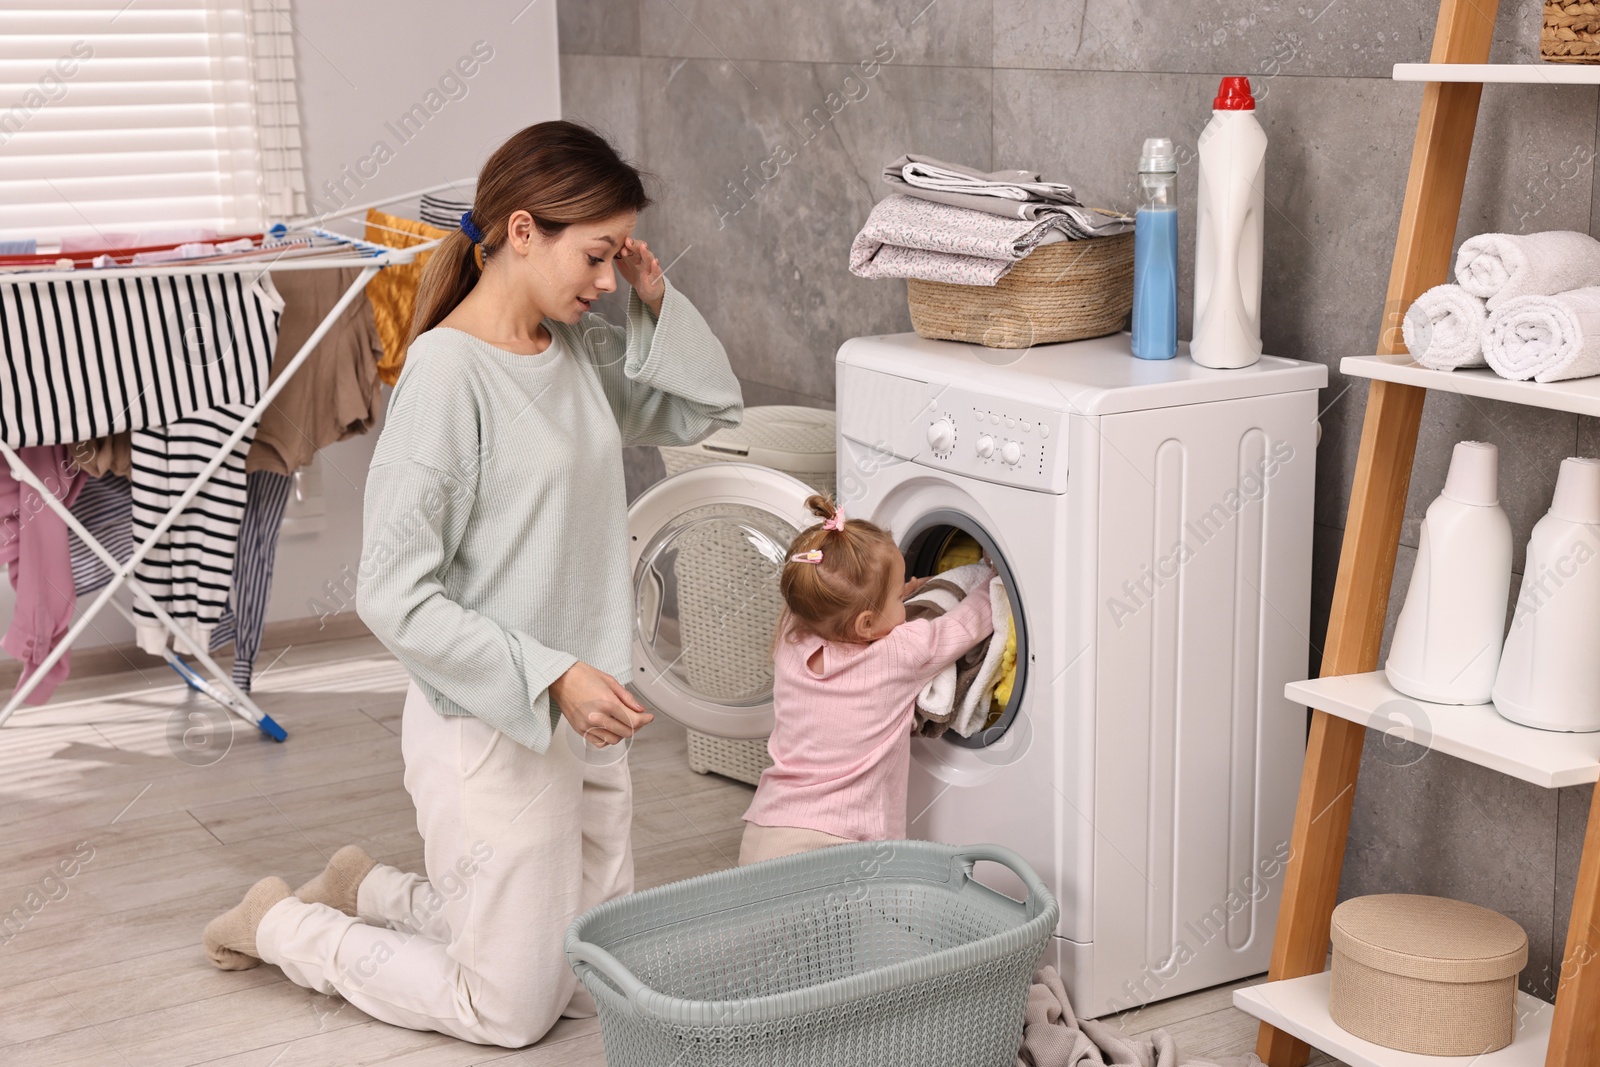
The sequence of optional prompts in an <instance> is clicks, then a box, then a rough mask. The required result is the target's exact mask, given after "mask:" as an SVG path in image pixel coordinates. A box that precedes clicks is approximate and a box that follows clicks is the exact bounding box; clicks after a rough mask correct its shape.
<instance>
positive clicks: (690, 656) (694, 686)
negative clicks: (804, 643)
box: [628, 463, 817, 739]
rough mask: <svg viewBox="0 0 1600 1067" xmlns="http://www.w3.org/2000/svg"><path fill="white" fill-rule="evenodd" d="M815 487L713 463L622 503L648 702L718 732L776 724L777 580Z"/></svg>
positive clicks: (639, 663)
mask: <svg viewBox="0 0 1600 1067" xmlns="http://www.w3.org/2000/svg"><path fill="white" fill-rule="evenodd" d="M813 492H815V490H813V489H812V488H811V487H810V486H808V485H806V484H805V483H804V482H801V481H799V480H798V479H795V478H791V477H790V476H789V475H787V474H782V473H779V472H778V471H775V470H772V469H770V468H767V467H757V466H752V465H750V464H745V463H713V464H708V465H706V466H703V467H696V468H694V469H692V470H688V471H685V472H684V473H682V474H678V475H674V476H673V477H671V478H667V479H665V480H664V481H660V482H657V483H656V484H655V485H653V486H651V487H650V488H649V489H648V490H646V491H645V492H644V494H643V495H641V496H640V497H639V499H638V500H636V501H634V503H633V506H632V507H631V508H629V509H628V551H629V562H630V564H631V566H632V569H633V584H634V597H635V616H634V629H633V685H634V689H635V690H636V691H637V692H638V693H639V695H640V696H641V697H643V698H644V700H645V702H646V704H648V705H649V706H650V707H651V709H652V710H655V711H658V712H662V713H664V714H666V715H669V716H671V717H672V718H674V719H676V720H677V721H678V722H680V723H682V724H683V725H684V726H687V727H688V728H689V729H691V730H696V731H699V732H700V733H704V734H710V735H712V736H714V737H726V738H735V739H753V738H760V737H766V736H767V735H769V734H770V733H771V732H772V639H773V634H774V633H775V631H776V628H777V625H778V617H779V614H780V612H781V610H782V608H783V600H782V597H781V596H780V594H779V589H778V578H779V575H780V573H781V572H782V570H783V565H784V562H785V560H786V559H787V556H788V552H789V545H790V544H791V543H792V542H793V540H794V537H795V535H796V534H798V533H799V532H800V531H801V530H803V529H804V528H806V527H807V526H810V525H812V524H813V523H815V522H816V521H817V520H816V518H815V516H813V515H812V514H811V513H810V512H809V511H807V510H806V507H805V500H806V497H808V496H810V495H811V494H812V493H813Z"/></svg>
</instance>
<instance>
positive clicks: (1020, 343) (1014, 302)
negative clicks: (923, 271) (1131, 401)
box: [906, 233, 1133, 348]
mask: <svg viewBox="0 0 1600 1067" xmlns="http://www.w3.org/2000/svg"><path fill="white" fill-rule="evenodd" d="M906 290H907V294H908V296H909V297H910V303H911V326H912V328H913V329H915V330H916V331H917V333H919V334H921V335H922V336H923V337H930V338H935V339H939V340H947V341H968V342H971V343H973V344H979V345H983V346H984V347H986V348H1029V347H1031V346H1033V345H1040V344H1050V343H1052V342H1056V341H1077V340H1080V339H1082V338H1085V337H1103V336H1104V335H1106V334H1108V333H1116V332H1117V331H1118V330H1120V329H1122V326H1123V322H1124V321H1125V320H1126V319H1127V317H1128V312H1129V311H1131V310H1132V309H1133V234H1132V233H1119V234H1117V235H1115V236H1112V237H1093V238H1089V239H1087V240H1082V241H1058V242H1056V243H1055V244H1048V245H1040V246H1039V247H1038V248H1035V249H1034V250H1033V252H1032V254H1030V255H1028V256H1027V257H1026V258H1024V259H1023V260H1021V261H1020V262H1019V263H1017V265H1016V266H1014V267H1012V268H1011V270H1010V271H1009V272H1007V273H1006V275H1005V277H1003V278H1001V279H1000V281H999V282H997V283H996V284H994V285H952V284H949V283H947V282H928V281H922V280H921V279H918V278H911V279H908V280H907V282H906Z"/></svg>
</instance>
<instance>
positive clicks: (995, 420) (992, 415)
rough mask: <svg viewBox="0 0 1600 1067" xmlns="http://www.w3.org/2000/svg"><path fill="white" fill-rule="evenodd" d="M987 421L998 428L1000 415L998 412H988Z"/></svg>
mask: <svg viewBox="0 0 1600 1067" xmlns="http://www.w3.org/2000/svg"><path fill="white" fill-rule="evenodd" d="M989 421H990V422H992V423H994V424H995V425H996V426H999V425H1000V413H999V412H998V411H991V412H989Z"/></svg>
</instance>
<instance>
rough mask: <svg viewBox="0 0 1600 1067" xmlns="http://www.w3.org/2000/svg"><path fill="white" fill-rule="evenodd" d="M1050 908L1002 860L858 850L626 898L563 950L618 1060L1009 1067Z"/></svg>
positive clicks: (878, 846) (1035, 883)
mask: <svg viewBox="0 0 1600 1067" xmlns="http://www.w3.org/2000/svg"><path fill="white" fill-rule="evenodd" d="M978 860H992V861H995V862H997V863H1000V864H1002V865H1004V866H1006V867H1009V868H1010V869H1011V870H1012V871H1013V872H1015V873H1016V875H1017V876H1018V877H1019V878H1021V880H1022V882H1023V884H1024V885H1026V886H1027V889H1028V896H1027V899H1026V900H1025V901H1023V902H1020V903H1019V902H1018V901H1015V900H1012V899H1011V898H1010V897H1007V896H1004V895H1002V894H1000V893H997V892H995V891H994V890H992V889H989V888H988V887H987V886H985V885H983V884H981V883H979V882H977V881H975V880H973V878H972V868H973V865H974V863H975V862H977V861H978ZM1059 914H1060V909H1059V908H1058V906H1057V904H1056V901H1055V898H1054V897H1052V896H1051V895H1050V892H1049V891H1048V890H1047V889H1046V888H1045V886H1044V883H1043V882H1042V881H1041V880H1040V878H1039V876H1038V875H1037V874H1035V873H1034V871H1033V870H1032V869H1031V868H1029V867H1028V865H1027V864H1026V863H1025V862H1023V860H1022V858H1021V857H1020V856H1018V855H1017V854H1016V853H1014V852H1012V851H1010V850H1009V849H1004V848H1001V847H999V846H997V845H974V846H970V847H959V846H954V845H941V844H936V843H933V842H928V841H862V842H854V843H851V844H848V845H835V846H833V847H831V848H824V849H818V850H816V851H812V852H803V853H800V854H799V855H795V856H783V857H781V858H779V859H773V860H766V861H764V862H761V863H755V864H751V865H750V866H748V867H737V868H733V869H730V870H725V871H718V872H717V873H715V874H706V875H701V876H700V877H698V878H691V879H689V880H687V881H683V882H676V883H673V884H671V885H664V886H660V887H658V888H655V889H647V890H645V891H644V892H642V893H635V894H632V895H630V896H625V897H619V898H617V899H616V900H612V901H609V902H607V903H605V904H602V905H600V906H599V907H597V908H594V909H593V910H591V911H588V912H585V913H584V914H583V915H580V916H578V918H577V919H576V920H575V921H574V922H573V924H572V925H571V926H570V927H569V928H568V930H567V938H566V952H567V959H568V960H569V961H570V962H571V963H572V967H573V970H574V971H576V972H577V974H578V978H579V979H580V980H581V981H582V982H583V984H584V986H585V987H586V988H587V989H588V990H589V992H590V993H591V994H593V995H594V999H595V1003H596V1005H597V1006H598V1008H599V1016H600V1035H601V1039H602V1040H603V1041H604V1042H605V1058H606V1063H608V1064H610V1065H611V1067H664V1065H670V1064H680V1065H688V1064H694V1065H695V1067H757V1065H759V1067H817V1065H822V1064H825V1065H827V1067H854V1065H858V1064H859V1065H861V1067H868V1065H870V1067H927V1065H929V1064H962V1065H969V1064H970V1065H990V1067H1012V1065H1014V1064H1015V1063H1016V1059H1017V1047H1018V1045H1019V1044H1020V1043H1021V1040H1022V1015H1023V1008H1024V1007H1025V1005H1026V1004H1027V998H1028V986H1029V982H1030V980H1031V978H1032V975H1033V970H1034V966H1035V964H1036V963H1037V962H1038V959H1039V955H1040V953H1041V952H1042V951H1043V949H1044V946H1045V944H1046V942H1048V940H1049V938H1050V934H1051V932H1052V931H1054V929H1055V925H1056V920H1057V918H1058V916H1059Z"/></svg>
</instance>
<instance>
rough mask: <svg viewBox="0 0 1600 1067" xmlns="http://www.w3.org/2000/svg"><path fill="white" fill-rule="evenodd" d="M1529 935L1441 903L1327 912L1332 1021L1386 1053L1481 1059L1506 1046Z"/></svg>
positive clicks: (1399, 902) (1387, 898) (1394, 897)
mask: <svg viewBox="0 0 1600 1067" xmlns="http://www.w3.org/2000/svg"><path fill="white" fill-rule="evenodd" d="M1527 962H1528V935H1527V934H1526V933H1524V932H1523V930H1522V927H1520V926H1518V925H1517V924H1516V923H1514V922H1512V921H1511V920H1510V919H1508V918H1506V917H1505V916H1504V915H1501V914H1500V913H1499V912H1495V911H1490V910H1489V909H1488V908H1480V907H1478V906H1477V905H1476V904H1465V903H1462V902H1461V901H1459V900H1448V899H1446V898H1444V897H1424V896H1410V895H1403V894H1382V895H1378V896H1369V897H1356V898H1355V899H1353V900H1347V901H1345V902H1344V903H1343V904H1340V905H1339V906H1338V907H1337V908H1335V909H1334V910H1333V977H1332V986H1333V988H1332V993H1331V995H1330V997H1329V1001H1328V1012H1329V1014H1331V1015H1332V1016H1333V1021H1334V1022H1336V1023H1338V1024H1339V1025H1340V1026H1342V1027H1344V1028H1345V1029H1346V1030H1348V1031H1350V1032H1351V1033H1352V1034H1354V1035H1355V1036H1357V1037H1359V1038H1363V1039H1364V1040H1367V1041H1371V1042H1373V1043H1374V1044H1377V1045H1383V1046H1384V1047H1385V1048H1393V1049H1400V1050H1401V1051H1403V1052H1416V1053H1420V1054H1422V1055H1427V1056H1478V1055H1482V1054H1483V1053H1485V1052H1493V1051H1494V1050H1495V1049H1500V1048H1505V1047H1506V1046H1507V1045H1509V1044H1511V1038H1512V1036H1513V1035H1514V1034H1515V1031H1516V1014H1517V1013H1516V1004H1517V974H1518V972H1520V971H1521V970H1522V968H1523V967H1524V966H1525V965H1526V964H1527Z"/></svg>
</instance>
